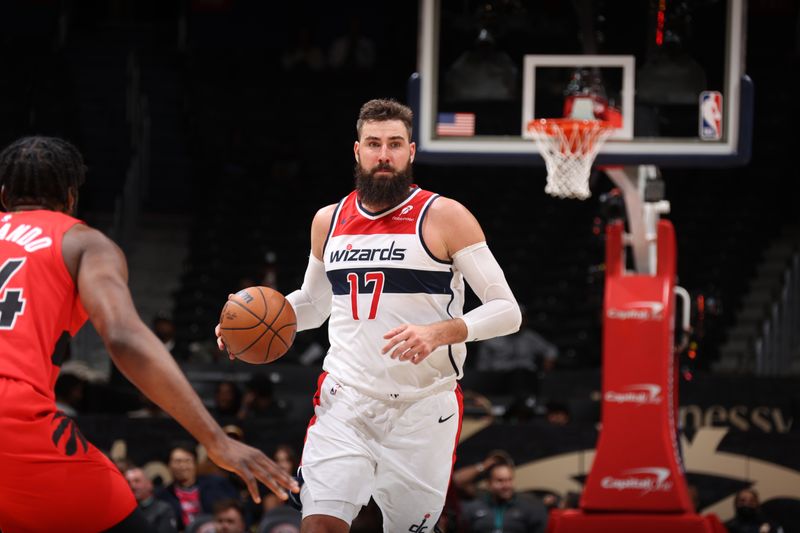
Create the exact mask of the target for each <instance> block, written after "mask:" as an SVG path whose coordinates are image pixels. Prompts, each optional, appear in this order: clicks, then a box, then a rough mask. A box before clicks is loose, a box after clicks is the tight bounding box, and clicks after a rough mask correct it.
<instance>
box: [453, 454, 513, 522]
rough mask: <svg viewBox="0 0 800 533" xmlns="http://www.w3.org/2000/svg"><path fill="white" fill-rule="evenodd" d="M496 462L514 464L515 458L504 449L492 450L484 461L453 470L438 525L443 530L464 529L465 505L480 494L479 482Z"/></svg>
mask: <svg viewBox="0 0 800 533" xmlns="http://www.w3.org/2000/svg"><path fill="white" fill-rule="evenodd" d="M496 464H508V465H513V464H514V460H513V459H512V458H511V456H510V455H509V454H508V453H506V452H505V451H503V450H492V451H491V452H489V453H488V454H487V455H486V458H484V459H483V460H482V461H479V462H477V463H474V464H470V465H466V466H462V467H460V468H458V469H456V470H455V471H454V472H453V475H452V476H451V478H450V486H448V488H447V497H446V498H445V502H444V509H443V510H442V516H441V517H440V519H439V523H438V524H437V526H438V527H439V529H441V530H442V531H445V532H446V531H462V530H463V529H464V521H463V506H464V504H466V503H467V502H470V501H472V500H474V499H475V498H476V497H477V495H478V484H479V482H480V481H481V480H482V479H483V478H484V475H485V473H486V472H487V470H488V469H489V468H491V467H492V466H494V465H496Z"/></svg>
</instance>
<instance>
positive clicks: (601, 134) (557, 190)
mask: <svg viewBox="0 0 800 533" xmlns="http://www.w3.org/2000/svg"><path fill="white" fill-rule="evenodd" d="M612 131H614V126H613V125H612V124H611V123H610V122H606V121H603V120H582V119H573V118H549V119H548V118H540V119H536V120H531V121H530V122H528V132H529V133H530V134H531V136H532V137H533V139H534V140H535V141H536V146H537V147H538V149H539V152H540V153H541V154H542V157H543V158H544V162H545V164H546V165H547V186H546V187H545V188H544V191H545V192H546V193H547V194H549V195H551V196H556V197H558V198H578V199H579V200H585V199H586V198H589V196H591V192H590V190H589V174H590V172H591V170H592V163H593V162H594V158H595V156H596V155H597V152H598V151H599V150H600V147H601V146H603V143H604V142H605V141H606V139H607V138H608V136H609V135H611V132H612Z"/></svg>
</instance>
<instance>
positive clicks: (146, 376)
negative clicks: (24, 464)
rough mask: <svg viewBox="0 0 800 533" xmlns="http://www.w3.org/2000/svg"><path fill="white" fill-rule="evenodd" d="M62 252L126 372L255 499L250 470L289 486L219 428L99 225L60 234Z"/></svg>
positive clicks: (289, 483)
mask: <svg viewBox="0 0 800 533" xmlns="http://www.w3.org/2000/svg"><path fill="white" fill-rule="evenodd" d="M63 254H64V260H65V263H66V265H67V269H68V270H69V271H70V274H71V275H72V276H73V279H75V281H76V284H77V287H78V293H79V294H80V297H81V301H82V303H83V306H84V307H85V308H86V311H87V312H88V313H89V318H90V319H91V321H92V324H94V327H95V328H96V329H97V331H98V333H99V334H100V336H101V337H102V338H103V341H104V342H105V345H106V348H107V349H108V351H109V353H110V354H111V358H112V360H113V361H114V364H115V365H116V366H117V368H119V369H120V371H121V372H122V373H123V374H124V375H125V377H127V378H128V379H129V380H130V381H131V382H132V383H133V384H134V385H136V386H137V387H138V388H139V389H140V390H141V391H142V392H143V393H144V394H145V395H146V396H147V397H148V398H150V399H151V400H152V401H154V402H155V403H156V404H158V405H159V406H160V407H161V408H162V409H164V410H165V411H166V412H167V413H169V414H170V415H171V416H172V417H173V418H175V420H177V421H178V423H180V424H181V425H182V426H183V427H184V428H186V430H187V431H189V433H191V434H192V435H193V436H194V437H195V438H196V439H197V440H198V441H199V442H200V443H202V444H203V445H204V446H205V447H206V449H207V450H208V453H209V457H211V459H212V460H213V461H214V462H215V463H217V464H218V465H219V466H221V467H223V468H226V469H228V470H233V471H235V472H236V473H237V474H239V475H240V476H242V478H243V479H244V480H245V481H247V482H248V486H249V488H250V489H251V494H253V496H254V499H258V498H257V494H258V492H257V487H256V484H255V481H254V479H253V476H254V475H255V477H257V478H258V479H260V480H261V481H262V482H264V483H265V484H266V485H267V486H269V487H270V488H271V489H272V490H274V491H276V492H282V491H281V490H280V488H279V487H278V486H277V485H276V481H277V483H278V484H279V485H281V486H283V487H287V488H290V487H292V488H293V487H294V484H293V482H292V481H291V479H290V478H289V476H287V475H286V474H285V473H283V472H282V471H281V470H280V469H279V468H277V466H276V465H275V464H274V463H273V462H272V461H270V460H269V459H268V458H266V456H264V455H263V454H262V453H261V452H259V451H258V450H255V449H254V448H250V447H249V446H244V445H242V444H241V443H239V442H237V441H235V440H233V439H230V438H228V437H227V436H226V435H225V434H224V432H223V431H222V429H221V428H220V427H219V425H218V424H217V423H216V421H215V420H214V419H213V417H212V416H211V415H210V414H209V412H208V411H207V410H206V408H205V407H204V406H203V403H202V401H201V400H200V398H199V397H198V396H197V394H196V393H195V392H194V389H193V388H192V386H191V385H190V384H189V382H188V380H187V379H186V377H185V376H184V375H183V373H182V372H181V370H180V368H179V367H178V365H177V364H176V363H175V361H174V359H173V358H172V356H171V355H170V354H169V352H167V350H166V348H164V345H163V344H162V343H161V341H160V340H159V339H158V338H157V337H156V336H155V334H154V333H153V332H152V331H150V329H149V328H148V327H147V326H146V325H145V324H144V323H143V322H142V320H141V319H140V318H139V315H138V313H137V312H136V308H135V307H134V305H133V301H132V298H131V294H130V291H129V290H128V285H127V281H128V269H127V265H126V262H125V257H124V255H123V254H122V251H121V250H120V249H119V248H118V247H117V246H116V245H115V244H114V243H113V242H112V241H111V240H110V239H108V238H107V237H105V236H104V235H103V234H102V233H100V232H99V231H97V230H94V229H91V228H88V227H86V226H83V225H77V226H75V227H73V228H72V229H71V230H70V231H69V232H67V234H66V235H65V236H64V241H63Z"/></svg>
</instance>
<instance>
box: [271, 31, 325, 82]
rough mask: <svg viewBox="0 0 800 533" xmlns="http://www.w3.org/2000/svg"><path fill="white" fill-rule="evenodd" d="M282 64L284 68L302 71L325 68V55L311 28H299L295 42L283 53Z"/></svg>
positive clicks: (316, 70) (314, 70)
mask: <svg viewBox="0 0 800 533" xmlns="http://www.w3.org/2000/svg"><path fill="white" fill-rule="evenodd" d="M281 66H282V67H283V69H284V70H289V71H300V72H319V71H321V70H322V69H324V68H325V56H324V55H323V53H322V49H321V48H320V47H319V46H317V45H316V44H315V43H314V38H313V32H312V31H311V28H309V27H308V26H301V27H300V28H299V29H298V30H297V33H296V34H295V38H294V42H293V43H292V44H291V45H290V47H289V48H287V49H286V51H284V52H283V54H281Z"/></svg>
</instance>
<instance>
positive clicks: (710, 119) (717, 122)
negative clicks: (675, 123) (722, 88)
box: [700, 91, 722, 141]
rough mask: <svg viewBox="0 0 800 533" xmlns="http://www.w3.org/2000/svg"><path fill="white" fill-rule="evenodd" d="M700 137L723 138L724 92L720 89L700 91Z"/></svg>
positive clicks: (709, 139)
mask: <svg viewBox="0 0 800 533" xmlns="http://www.w3.org/2000/svg"><path fill="white" fill-rule="evenodd" d="M700 139H702V140H704V141H718V140H720V139H722V93H720V92H719V91H703V92H702V93H700Z"/></svg>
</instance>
